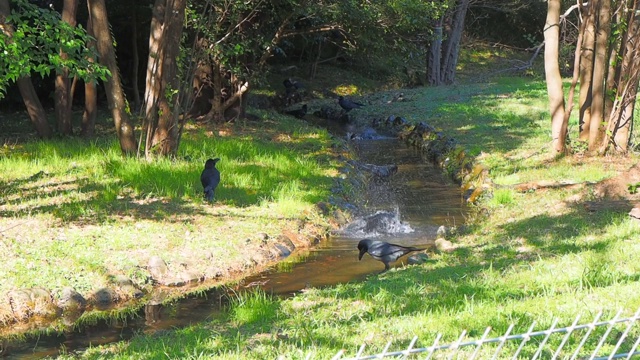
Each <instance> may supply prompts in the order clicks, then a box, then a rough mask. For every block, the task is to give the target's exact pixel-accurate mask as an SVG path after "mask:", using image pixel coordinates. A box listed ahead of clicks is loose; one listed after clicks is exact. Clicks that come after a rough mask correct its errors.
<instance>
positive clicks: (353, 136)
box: [347, 128, 390, 140]
mask: <svg viewBox="0 0 640 360" xmlns="http://www.w3.org/2000/svg"><path fill="white" fill-rule="evenodd" d="M381 139H390V137H388V136H383V135H380V134H378V132H377V131H376V130H375V129H373V128H365V129H364V130H363V131H362V132H361V133H359V134H358V133H347V140H381Z"/></svg>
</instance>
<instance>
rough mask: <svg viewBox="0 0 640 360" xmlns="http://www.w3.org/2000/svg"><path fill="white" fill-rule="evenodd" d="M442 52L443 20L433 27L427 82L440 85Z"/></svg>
mask: <svg viewBox="0 0 640 360" xmlns="http://www.w3.org/2000/svg"><path fill="white" fill-rule="evenodd" d="M441 52H442V20H440V21H439V22H438V24H436V26H435V28H434V29H433V40H431V45H430V46H429V54H428V58H427V84H429V85H432V86H438V85H440V84H441V82H440V63H441V58H440V56H441V54H442V53H441Z"/></svg>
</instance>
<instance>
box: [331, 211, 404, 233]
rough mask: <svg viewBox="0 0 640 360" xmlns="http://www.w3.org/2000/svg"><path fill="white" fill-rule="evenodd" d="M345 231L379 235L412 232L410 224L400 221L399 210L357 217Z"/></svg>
mask: <svg viewBox="0 0 640 360" xmlns="http://www.w3.org/2000/svg"><path fill="white" fill-rule="evenodd" d="M344 232H345V233H348V234H352V235H358V236H378V235H388V234H398V233H410V232H413V229H412V228H411V226H409V224H406V223H403V222H402V221H400V215H399V214H398V212H388V211H378V212H377V213H375V214H373V215H369V216H365V217H363V218H360V219H356V220H354V221H353V222H351V223H350V224H349V225H347V226H346V227H345V229H344Z"/></svg>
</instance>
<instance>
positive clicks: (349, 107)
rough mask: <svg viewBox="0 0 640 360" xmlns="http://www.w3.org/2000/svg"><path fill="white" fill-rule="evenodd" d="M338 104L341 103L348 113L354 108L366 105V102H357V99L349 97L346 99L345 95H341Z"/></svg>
mask: <svg viewBox="0 0 640 360" xmlns="http://www.w3.org/2000/svg"><path fill="white" fill-rule="evenodd" d="M338 105H340V107H341V108H342V109H343V110H344V112H346V113H348V112H349V111H351V110H353V109H358V108H360V107H362V106H364V104H361V103H358V102H355V101H351V100H349V99H345V98H344V96H339V97H338Z"/></svg>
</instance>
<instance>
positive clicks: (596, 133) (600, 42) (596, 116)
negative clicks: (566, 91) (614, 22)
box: [589, 0, 611, 151]
mask: <svg viewBox="0 0 640 360" xmlns="http://www.w3.org/2000/svg"><path fill="white" fill-rule="evenodd" d="M593 5H594V6H595V9H596V15H597V23H596V48H595V50H596V52H595V59H594V62H593V80H592V83H591V91H592V101H591V121H590V125H589V151H596V150H597V148H598V146H600V145H601V144H602V140H603V138H604V127H603V126H602V123H603V121H604V120H605V119H604V97H605V93H604V91H605V83H604V81H605V75H606V71H607V58H606V57H607V45H608V44H607V42H608V41H609V26H610V25H611V24H610V16H609V10H610V6H609V5H610V4H609V0H594V1H593Z"/></svg>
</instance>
